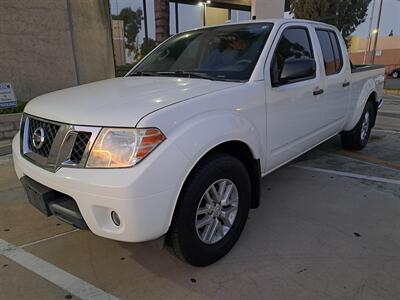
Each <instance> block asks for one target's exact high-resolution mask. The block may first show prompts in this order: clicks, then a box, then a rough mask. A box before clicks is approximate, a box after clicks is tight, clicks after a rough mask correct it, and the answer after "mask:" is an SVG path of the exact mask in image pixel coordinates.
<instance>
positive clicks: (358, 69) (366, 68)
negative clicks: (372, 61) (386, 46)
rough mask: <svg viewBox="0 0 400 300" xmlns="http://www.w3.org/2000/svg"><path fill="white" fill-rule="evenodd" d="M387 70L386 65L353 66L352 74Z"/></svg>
mask: <svg viewBox="0 0 400 300" xmlns="http://www.w3.org/2000/svg"><path fill="white" fill-rule="evenodd" d="M382 68H385V66H384V65H353V64H351V73H358V72H364V71H370V70H375V69H382Z"/></svg>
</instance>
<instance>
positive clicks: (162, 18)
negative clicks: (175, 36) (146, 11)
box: [154, 0, 169, 44]
mask: <svg viewBox="0 0 400 300" xmlns="http://www.w3.org/2000/svg"><path fill="white" fill-rule="evenodd" d="M154 15H155V19H156V42H157V44H159V43H161V42H162V41H164V40H165V39H167V38H168V37H169V0H154Z"/></svg>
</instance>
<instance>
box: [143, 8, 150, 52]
mask: <svg viewBox="0 0 400 300" xmlns="http://www.w3.org/2000/svg"><path fill="white" fill-rule="evenodd" d="M143 15H144V37H145V48H146V49H147V45H148V41H149V31H148V28H147V7H146V0H143Z"/></svg>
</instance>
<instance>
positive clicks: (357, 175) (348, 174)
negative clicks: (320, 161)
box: [292, 165, 400, 185]
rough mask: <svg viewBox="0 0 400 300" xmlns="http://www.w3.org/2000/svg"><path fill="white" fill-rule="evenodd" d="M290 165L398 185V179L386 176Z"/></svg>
mask: <svg viewBox="0 0 400 300" xmlns="http://www.w3.org/2000/svg"><path fill="white" fill-rule="evenodd" d="M292 167H294V168H298V169H303V170H308V171H315V172H321V173H327V174H332V175H339V176H344V177H350V178H357V179H364V180H370V181H376V182H382V183H389V184H396V185H400V180H395V179H388V178H382V177H376V176H368V175H361V174H354V173H349V172H341V171H335V170H329V169H321V168H314V167H307V166H301V165H292Z"/></svg>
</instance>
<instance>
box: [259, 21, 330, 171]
mask: <svg viewBox="0 0 400 300" xmlns="http://www.w3.org/2000/svg"><path fill="white" fill-rule="evenodd" d="M278 36H281V38H280V39H279V40H278V41H276V42H275V45H274V46H273V47H274V49H275V50H274V51H273V55H272V56H271V58H268V59H267V64H266V73H267V72H268V73H270V74H266V76H265V77H266V78H269V79H270V80H271V78H275V77H276V76H277V75H275V73H274V74H271V73H272V72H278V73H279V65H282V64H283V62H284V61H285V60H288V59H289V60H290V59H293V57H305V56H306V57H310V58H314V53H315V49H314V47H313V46H312V45H313V43H312V41H311V37H310V34H309V28H308V27H305V26H302V27H296V26H295V27H293V26H287V27H283V28H281V30H280V32H279V33H278ZM277 65H278V66H277ZM276 69H278V71H276ZM319 69H320V67H319V66H318V64H317V67H316V71H315V76H314V78H305V79H304V80H302V79H301V78H300V79H299V80H296V81H295V82H289V83H284V84H280V85H278V86H272V84H271V86H270V87H269V86H268V85H269V82H271V81H269V82H268V79H267V82H266V90H267V149H268V150H267V151H268V155H267V157H268V159H267V170H271V169H274V168H276V167H277V166H279V165H281V164H283V163H285V162H287V161H288V160H290V159H292V158H294V157H296V156H298V155H299V154H301V153H303V152H304V151H306V150H307V149H309V148H310V147H312V146H313V145H315V144H317V143H318V142H319V141H320V140H321V129H322V127H323V114H322V111H323V105H324V104H323V102H324V93H320V94H318V93H316V94H317V95H314V91H319V90H321V87H320V86H319V82H320V73H319V72H320V70H319Z"/></svg>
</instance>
